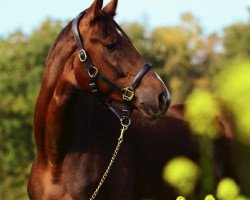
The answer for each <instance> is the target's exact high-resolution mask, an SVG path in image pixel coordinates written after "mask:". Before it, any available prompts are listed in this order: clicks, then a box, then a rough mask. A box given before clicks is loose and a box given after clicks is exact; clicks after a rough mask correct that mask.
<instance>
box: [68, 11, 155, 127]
mask: <svg viewBox="0 0 250 200" xmlns="http://www.w3.org/2000/svg"><path fill="white" fill-rule="evenodd" d="M85 13H86V10H85V11H84V12H82V13H81V14H79V15H78V16H77V17H76V18H75V19H74V20H73V22H72V31H73V35H74V38H75V41H76V45H77V47H78V49H79V52H78V56H79V60H80V61H81V62H82V63H84V66H85V69H86V71H87V72H88V75H89V77H90V84H89V85H90V87H91V91H92V93H94V94H98V93H99V90H98V86H97V79H100V80H101V81H103V82H104V83H106V84H107V85H108V86H109V87H111V88H112V89H113V90H116V91H117V92H119V93H120V94H121V95H122V99H123V102H124V103H125V107H124V109H123V110H122V113H120V112H119V111H118V110H117V109H116V108H114V107H113V106H112V105H111V104H110V103H109V102H108V101H107V100H104V99H103V98H100V100H101V102H102V103H103V104H104V105H105V106H106V107H107V108H109V109H110V110H111V111H112V112H114V113H115V114H116V115H117V117H118V118H119V119H120V121H121V124H122V125H129V124H130V122H131V121H130V116H131V114H132V110H133V108H132V105H131V101H132V100H133V98H134V96H135V89H136V87H137V86H138V84H139V83H140V81H141V79H142V78H143V76H144V75H145V74H146V73H147V72H148V71H149V70H150V69H152V65H151V64H149V63H146V64H145V65H144V66H143V68H142V69H141V70H140V71H139V72H138V73H137V75H136V76H135V78H134V80H133V82H132V84H131V85H130V86H128V87H125V88H122V87H120V86H119V85H117V84H116V83H114V82H113V81H111V80H109V79H108V78H106V77H105V76H104V75H102V74H101V73H100V72H99V71H98V69H97V68H96V67H95V66H93V65H92V63H91V61H90V59H89V58H88V56H87V53H86V51H85V50H84V47H83V39H82V37H81V35H80V32H79V28H78V26H79V21H80V19H81V18H82V17H83V16H84V15H85Z"/></svg>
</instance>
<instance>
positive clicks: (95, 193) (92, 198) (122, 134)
mask: <svg viewBox="0 0 250 200" xmlns="http://www.w3.org/2000/svg"><path fill="white" fill-rule="evenodd" d="M127 129H128V125H123V126H122V129H121V134H120V137H119V139H118V142H117V145H116V148H115V151H114V153H113V155H112V157H111V160H110V162H109V165H108V167H107V169H106V171H105V172H104V174H103V176H102V178H101V180H100V182H99V184H98V186H97V188H96V189H95V191H94V193H93V194H92V196H91V198H90V200H94V199H95V197H96V196H97V194H98V192H99V190H100V188H101V187H102V185H103V183H104V182H105V180H106V178H107V176H108V174H109V172H110V169H111V167H112V165H113V163H114V161H115V159H116V157H117V154H118V152H119V149H120V147H121V144H122V142H123V136H124V133H125V131H126V130H127Z"/></svg>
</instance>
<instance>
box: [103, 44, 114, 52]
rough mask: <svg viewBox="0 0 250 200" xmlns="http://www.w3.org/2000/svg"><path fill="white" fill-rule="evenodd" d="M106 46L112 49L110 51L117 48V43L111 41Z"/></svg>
mask: <svg viewBox="0 0 250 200" xmlns="http://www.w3.org/2000/svg"><path fill="white" fill-rule="evenodd" d="M105 47H106V48H107V49H108V50H110V51H114V50H116V43H115V42H110V43H107V44H106V45H105Z"/></svg>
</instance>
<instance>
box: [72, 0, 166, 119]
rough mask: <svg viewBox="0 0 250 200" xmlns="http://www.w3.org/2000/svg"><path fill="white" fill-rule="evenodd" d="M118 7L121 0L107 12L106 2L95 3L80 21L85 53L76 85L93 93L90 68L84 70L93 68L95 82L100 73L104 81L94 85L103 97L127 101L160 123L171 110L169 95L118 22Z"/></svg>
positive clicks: (97, 0) (76, 72)
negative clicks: (104, 4) (116, 17)
mask: <svg viewBox="0 0 250 200" xmlns="http://www.w3.org/2000/svg"><path fill="white" fill-rule="evenodd" d="M117 3H118V0H111V1H110V2H109V3H108V4H107V5H106V6H105V7H104V8H103V0H95V1H94V2H93V4H92V5H91V6H90V7H89V8H88V9H87V10H86V11H85V13H84V16H83V17H81V18H80V19H79V21H78V23H77V28H78V33H79V35H80V36H81V38H82V40H83V41H82V42H83V43H84V44H83V46H84V50H83V49H81V51H80V52H79V57H80V61H79V59H78V61H77V64H76V65H75V67H74V76H75V84H76V86H77V87H78V88H80V89H83V90H85V91H86V90H88V91H90V86H89V81H88V82H87V81H86V79H85V78H84V77H86V69H85V68H86V66H85V68H84V67H83V65H84V64H85V65H90V66H88V67H87V72H88V73H89V76H90V77H91V78H92V79H93V77H94V78H96V77H95V75H96V74H97V72H98V73H100V74H101V75H102V76H100V77H101V78H100V79H101V80H100V79H98V78H97V80H96V82H95V83H93V84H94V85H95V84H97V85H98V92H99V93H100V94H101V95H102V96H104V97H105V98H107V99H108V100H110V101H114V102H118V103H119V102H120V103H122V102H123V101H124V98H127V99H126V100H128V99H129V100H131V102H130V104H131V106H132V107H133V108H135V109H138V110H139V111H141V112H142V113H143V114H144V115H145V116H146V117H147V118H149V119H156V118H158V117H160V116H162V115H164V114H165V113H166V111H167V109H168V107H169V104H170V95H169V92H168V90H167V88H166V86H165V85H164V83H163V81H162V80H161V79H160V77H159V76H158V75H157V73H156V72H155V71H154V70H153V69H151V67H152V66H151V65H150V64H148V63H146V61H145V60H144V59H143V57H142V56H141V55H140V54H139V53H138V51H137V50H136V49H135V47H134V46H133V44H132V42H131V41H130V39H129V38H128V36H127V35H126V34H125V33H124V31H123V30H122V29H121V28H120V27H119V25H118V24H117V23H116V22H115V20H114V17H115V15H116V8H117ZM73 23H74V22H73ZM78 40H80V39H79V38H78ZM80 43H81V42H80ZM80 46H81V44H80ZM78 47H79V45H78ZM86 58H88V60H87V62H86ZM81 61H82V62H81ZM103 77H105V78H103ZM103 79H104V80H103ZM87 80H88V79H87ZM107 82H108V84H107ZM110 82H111V84H110ZM112 84H113V85H112ZM131 85H132V86H133V88H132V86H131ZM110 86H113V87H110ZM117 86H118V89H119V87H121V88H122V89H121V91H123V92H122V95H121V93H120V92H117V90H115V89H116V87H117ZM114 88H115V89H114ZM131 88H132V89H131ZM132 90H134V91H132ZM124 95H125V97H124Z"/></svg>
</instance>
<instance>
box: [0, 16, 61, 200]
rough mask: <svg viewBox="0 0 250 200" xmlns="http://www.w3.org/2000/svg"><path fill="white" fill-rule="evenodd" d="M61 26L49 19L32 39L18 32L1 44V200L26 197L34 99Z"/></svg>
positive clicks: (32, 152) (31, 152) (31, 143)
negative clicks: (48, 53) (46, 60)
mask: <svg viewBox="0 0 250 200" xmlns="http://www.w3.org/2000/svg"><path fill="white" fill-rule="evenodd" d="M61 27H62V23H61V22H59V21H52V20H50V19H47V20H46V21H44V22H43V23H42V24H41V26H40V27H39V28H38V29H37V30H34V32H33V33H32V34H31V35H30V36H27V35H24V34H23V33H22V32H21V31H19V30H18V31H16V32H14V33H12V34H11V35H10V36H8V37H7V38H4V39H1V41H0V58H1V59H0V69H1V73H0V82H1V85H0V98H1V101H0V112H1V113H0V114H1V115H0V185H1V187H0V199H23V198H24V197H25V196H26V185H27V183H26V181H27V176H28V172H29V170H30V166H31V161H32V160H33V158H34V142H33V133H32V130H33V110H34V106H35V100H36V96H37V94H38V90H39V87H40V82H41V76H42V71H43V69H44V63H45V62H44V61H45V58H46V55H47V52H48V51H49V48H50V46H51V44H52V43H53V41H54V40H55V37H56V36H57V34H58V32H59V30H60V29H61ZM13 191H15V192H13Z"/></svg>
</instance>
